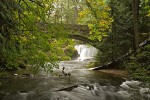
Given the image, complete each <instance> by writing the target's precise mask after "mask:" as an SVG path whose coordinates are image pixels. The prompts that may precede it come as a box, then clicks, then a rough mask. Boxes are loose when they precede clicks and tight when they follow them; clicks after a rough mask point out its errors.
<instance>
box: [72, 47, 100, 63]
mask: <svg viewBox="0 0 150 100" xmlns="http://www.w3.org/2000/svg"><path fill="white" fill-rule="evenodd" d="M75 49H76V50H77V52H78V54H79V55H80V56H79V58H78V60H80V61H84V60H92V59H93V58H94V56H95V55H96V54H97V52H98V50H97V49H96V48H94V47H92V46H88V45H76V46H75Z"/></svg>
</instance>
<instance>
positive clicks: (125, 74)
mask: <svg viewBox="0 0 150 100" xmlns="http://www.w3.org/2000/svg"><path fill="white" fill-rule="evenodd" d="M99 71H100V72H103V73H107V74H112V75H116V76H119V77H124V78H129V73H128V72H127V71H124V70H120V69H102V70H99Z"/></svg>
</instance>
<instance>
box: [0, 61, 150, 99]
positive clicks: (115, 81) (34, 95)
mask: <svg viewBox="0 0 150 100" xmlns="http://www.w3.org/2000/svg"><path fill="white" fill-rule="evenodd" d="M88 63H90V61H80V60H76V61H61V62H60V63H59V69H54V72H53V73H52V74H40V75H37V76H33V75H30V74H29V75H28V74H27V75H19V74H18V75H17V74H13V75H12V76H9V77H3V78H0V100H150V89H149V88H148V87H149V84H144V83H141V82H138V81H133V80H130V81H127V80H125V78H123V77H118V76H115V75H112V74H106V73H102V72H99V71H93V70H89V69H88V68H85V67H84V66H85V65H86V64H88ZM63 68H64V70H63V71H62V69H63ZM64 73H65V74H64ZM68 73H69V74H68ZM70 74H71V75H70ZM69 75H70V76H69Z"/></svg>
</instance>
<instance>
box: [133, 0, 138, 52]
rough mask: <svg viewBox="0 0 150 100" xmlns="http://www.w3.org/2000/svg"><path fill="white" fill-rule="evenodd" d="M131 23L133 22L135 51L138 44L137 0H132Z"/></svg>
mask: <svg viewBox="0 0 150 100" xmlns="http://www.w3.org/2000/svg"><path fill="white" fill-rule="evenodd" d="M132 11H133V24H134V36H133V37H134V42H133V48H134V50H135V51H136V50H137V49H138V46H139V36H138V34H139V30H138V15H139V0H132Z"/></svg>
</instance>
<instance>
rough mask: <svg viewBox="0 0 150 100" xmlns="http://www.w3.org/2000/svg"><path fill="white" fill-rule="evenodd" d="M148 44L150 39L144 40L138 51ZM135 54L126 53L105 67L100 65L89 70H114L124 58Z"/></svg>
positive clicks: (133, 52) (132, 52)
mask: <svg viewBox="0 0 150 100" xmlns="http://www.w3.org/2000/svg"><path fill="white" fill-rule="evenodd" d="M148 44H150V38H148V39H146V40H145V41H143V42H142V43H141V44H140V45H139V49H140V48H142V47H144V46H146V45H148ZM135 53H137V51H134V50H132V51H129V52H128V53H126V54H125V55H123V56H122V57H120V58H118V59H116V60H114V61H112V62H110V63H108V64H106V65H102V66H99V67H94V68H91V70H101V69H110V68H114V67H115V66H116V65H119V63H121V61H123V60H124V59H125V58H127V57H129V56H131V55H132V54H135Z"/></svg>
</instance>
